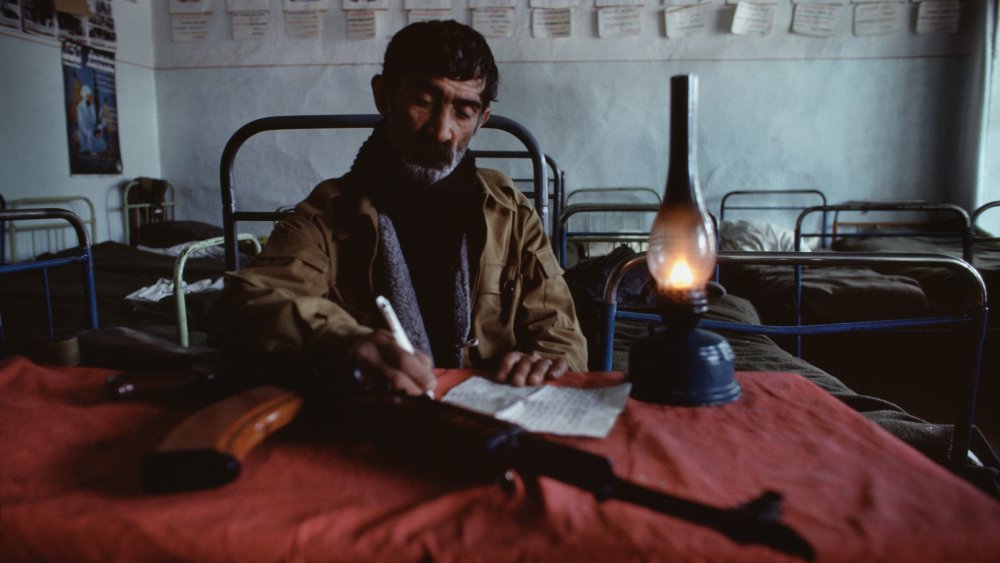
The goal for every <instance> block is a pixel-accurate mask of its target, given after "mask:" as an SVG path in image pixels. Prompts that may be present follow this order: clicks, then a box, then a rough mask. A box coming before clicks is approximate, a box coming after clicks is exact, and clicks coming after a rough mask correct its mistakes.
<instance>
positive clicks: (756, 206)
mask: <svg viewBox="0 0 1000 563" xmlns="http://www.w3.org/2000/svg"><path fill="white" fill-rule="evenodd" d="M772 196H777V197H791V198H793V199H796V198H798V199H801V200H803V201H804V202H807V203H800V204H795V205H793V204H792V203H771V204H769V203H749V201H753V200H760V199H761V198H765V199H770V198H771V197H772ZM813 199H816V200H818V201H819V205H820V206H825V205H827V199H826V194H824V193H823V192H822V191H820V190H815V189H773V190H733V191H730V192H727V193H726V194H725V195H723V196H722V200H721V201H720V202H719V222H720V223H722V222H723V221H725V220H726V213H727V212H730V213H731V212H733V211H797V212H800V213H801V211H802V210H803V209H806V208H808V207H811V206H812V205H813V203H812V202H811V200H813ZM730 200H745V201H748V203H743V204H741V205H735V204H734V203H730ZM826 223H827V215H826V214H825V213H824V214H823V216H822V218H821V221H820V230H821V231H822V232H826ZM823 248H826V247H825V246H824V247H823Z"/></svg>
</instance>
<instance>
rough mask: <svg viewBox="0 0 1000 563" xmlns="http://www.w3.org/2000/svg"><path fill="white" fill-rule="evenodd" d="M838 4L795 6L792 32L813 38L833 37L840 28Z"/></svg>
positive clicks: (839, 8)
mask: <svg viewBox="0 0 1000 563" xmlns="http://www.w3.org/2000/svg"><path fill="white" fill-rule="evenodd" d="M842 8H843V6H841V5H839V4H796V5H795V15H794V16H793V17H792V32H793V33H798V34H800V35H812V36H814V37H833V36H834V35H836V34H837V28H838V27H840V11H841V9H842Z"/></svg>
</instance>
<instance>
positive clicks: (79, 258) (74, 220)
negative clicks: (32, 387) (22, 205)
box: [0, 208, 97, 340]
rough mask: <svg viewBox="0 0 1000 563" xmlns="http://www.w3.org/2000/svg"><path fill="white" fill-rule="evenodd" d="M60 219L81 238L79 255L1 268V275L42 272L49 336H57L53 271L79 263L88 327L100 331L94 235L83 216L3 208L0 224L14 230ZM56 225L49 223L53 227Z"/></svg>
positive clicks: (0, 331)
mask: <svg viewBox="0 0 1000 563" xmlns="http://www.w3.org/2000/svg"><path fill="white" fill-rule="evenodd" d="M48 219H57V220H60V221H63V222H66V223H68V224H69V227H70V228H72V229H73V231H74V232H75V234H76V238H77V243H78V245H77V249H78V252H77V253H75V254H73V255H70V256H64V257H60V258H49V259H45V260H34V261H30V262H18V263H12V264H2V265H0V275H2V274H8V273H14V272H25V271H35V270H40V271H41V272H42V289H43V291H44V295H45V312H46V318H47V320H48V337H49V338H50V339H52V338H54V337H55V327H54V322H53V316H52V296H51V294H50V291H49V269H50V268H55V267H59V266H65V265H70V264H79V265H80V268H81V270H82V273H83V280H82V282H83V296H84V298H85V299H86V300H87V318H86V321H87V326H89V327H90V328H91V329H95V328H97V294H96V292H95V289H94V261H93V255H92V253H91V248H90V241H91V239H90V236H89V234H88V232H87V228H86V225H85V224H84V221H83V220H82V219H80V217H79V216H78V215H77V214H76V213H73V212H72V211H69V210H67V209H60V208H39V209H0V222H6V223H8V224H10V226H11V227H13V226H14V224H15V223H16V222H19V221H39V220H48ZM51 224H52V223H49V225H51ZM3 338H4V329H3V319H2V318H0V340H2V339H3Z"/></svg>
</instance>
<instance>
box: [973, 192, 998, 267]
mask: <svg viewBox="0 0 1000 563" xmlns="http://www.w3.org/2000/svg"><path fill="white" fill-rule="evenodd" d="M990 209H1000V200H997V201H991V202H989V203H984V204H982V205H980V206H979V207H977V208H976V209H975V210H974V211H973V212H972V216H971V217H970V220H971V221H972V228H973V229H972V242H973V249H972V252H973V254H975V243H976V242H989V241H1000V234H998V236H984V235H979V234H978V233H977V232H976V229H975V227H976V225H977V224H978V222H979V218H980V217H982V216H983V214H985V213H986V212H987V211H989V210H990Z"/></svg>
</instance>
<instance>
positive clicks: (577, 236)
mask: <svg viewBox="0 0 1000 563" xmlns="http://www.w3.org/2000/svg"><path fill="white" fill-rule="evenodd" d="M659 210H660V204H659V203H571V204H569V205H567V206H566V209H565V210H564V211H563V213H562V216H561V217H560V218H559V225H560V228H559V239H558V241H559V260H560V263H561V264H562V266H563V267H564V268H565V267H566V256H567V254H568V246H569V243H570V241H573V242H579V243H584V244H588V243H594V242H610V243H615V242H620V243H625V244H630V245H631V244H635V245H642V244H644V243H645V242H646V241H647V240H649V230H650V228H651V227H652V218H655V217H656V213H657V212H658V211H659ZM603 213H622V214H628V215H634V216H636V217H642V216H649V217H651V219H650V223H649V225H648V226H645V227H644V228H637V229H634V230H626V229H621V230H615V231H611V230H599V231H590V230H584V231H574V230H571V229H570V228H569V222H570V219H572V218H573V216H575V215H595V214H603Z"/></svg>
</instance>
